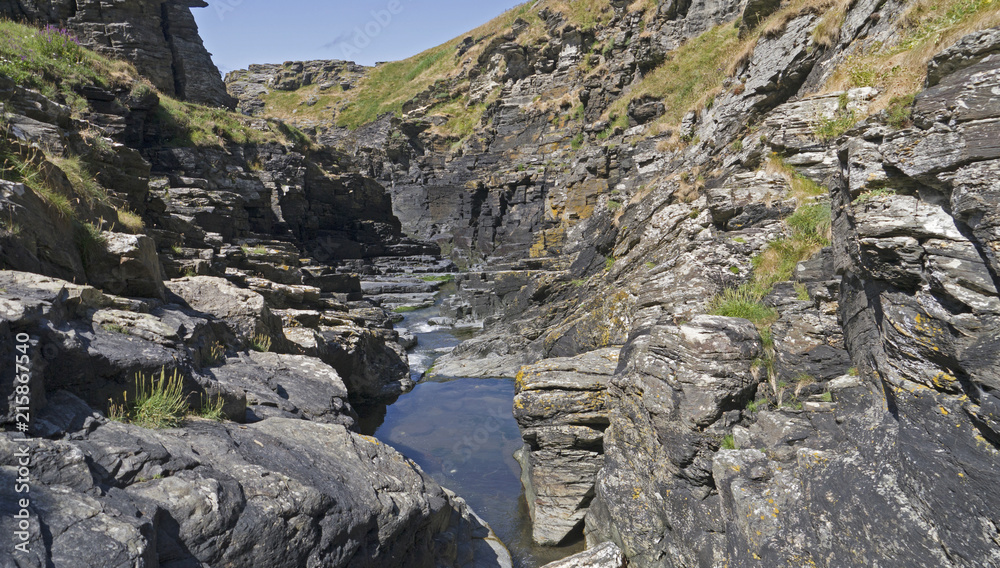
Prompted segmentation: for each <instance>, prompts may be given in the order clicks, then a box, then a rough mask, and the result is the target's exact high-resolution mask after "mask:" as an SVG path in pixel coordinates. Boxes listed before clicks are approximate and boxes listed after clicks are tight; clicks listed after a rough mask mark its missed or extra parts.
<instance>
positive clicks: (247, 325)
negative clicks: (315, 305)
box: [166, 276, 286, 350]
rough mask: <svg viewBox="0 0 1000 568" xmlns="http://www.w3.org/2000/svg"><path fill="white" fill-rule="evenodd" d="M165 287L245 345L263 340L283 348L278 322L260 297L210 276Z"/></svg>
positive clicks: (182, 280) (195, 277)
mask: <svg viewBox="0 0 1000 568" xmlns="http://www.w3.org/2000/svg"><path fill="white" fill-rule="evenodd" d="M166 286H167V289H169V290H170V292H171V293H173V294H176V295H177V296H178V297H179V298H180V299H182V300H183V301H184V302H185V303H186V304H187V305H188V306H190V307H191V308H193V309H195V310H197V311H199V312H204V313H207V314H211V315H213V316H215V317H217V318H219V319H221V320H224V321H225V322H226V323H228V324H229V326H230V327H231V328H232V330H233V333H235V334H236V335H237V337H239V338H240V339H241V340H243V341H244V342H245V343H246V344H249V343H250V342H252V341H254V340H257V341H260V338H266V339H267V340H269V341H270V343H271V347H272V348H274V349H276V350H280V349H282V348H283V347H284V346H285V342H286V340H285V335H284V332H283V331H282V326H281V318H279V317H277V316H275V315H274V314H272V313H271V310H270V309H269V308H268V305H267V303H266V302H265V301H264V298H263V296H261V295H260V294H258V293H256V292H253V291H251V290H245V289H242V288H237V287H236V286H234V285H233V284H231V283H229V282H228V281H226V280H224V279H222V278H214V277H210V276H194V277H189V278H181V279H179V280H171V281H169V282H167V283H166Z"/></svg>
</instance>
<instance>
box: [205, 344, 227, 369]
mask: <svg viewBox="0 0 1000 568" xmlns="http://www.w3.org/2000/svg"><path fill="white" fill-rule="evenodd" d="M225 360H226V346H225V345H223V344H222V343H220V342H218V341H216V342H215V343H213V344H212V345H211V346H210V347H209V348H208V357H206V358H205V363H206V364H207V365H215V364H216V363H221V362H222V361H225Z"/></svg>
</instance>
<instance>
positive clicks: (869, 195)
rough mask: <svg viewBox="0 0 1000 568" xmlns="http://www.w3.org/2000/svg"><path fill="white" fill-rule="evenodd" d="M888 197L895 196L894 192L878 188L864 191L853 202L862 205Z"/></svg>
mask: <svg viewBox="0 0 1000 568" xmlns="http://www.w3.org/2000/svg"><path fill="white" fill-rule="evenodd" d="M889 195H896V191H895V190H892V189H887V188H884V187H880V188H878V189H873V190H871V191H866V192H864V193H862V194H861V195H859V196H858V197H857V198H856V199H855V200H854V202H855V203H864V202H866V201H871V200H872V199H877V198H879V197H886V196H889Z"/></svg>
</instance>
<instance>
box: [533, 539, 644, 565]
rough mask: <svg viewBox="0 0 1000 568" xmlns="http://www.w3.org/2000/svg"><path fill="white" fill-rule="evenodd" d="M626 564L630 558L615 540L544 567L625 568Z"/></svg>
mask: <svg viewBox="0 0 1000 568" xmlns="http://www.w3.org/2000/svg"><path fill="white" fill-rule="evenodd" d="M626 566H628V560H627V559H626V558H625V554H624V553H623V552H622V551H621V549H619V548H618V547H617V546H615V543H613V542H605V543H603V544H601V545H598V546H595V547H594V548H592V549H590V550H587V551H586V552H581V553H580V554H574V555H573V556H570V557H569V558H566V559H564V560H559V561H557V562H552V563H551V564H546V565H545V566H544V568H625V567H626Z"/></svg>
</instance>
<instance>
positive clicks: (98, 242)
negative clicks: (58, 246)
mask: <svg viewBox="0 0 1000 568" xmlns="http://www.w3.org/2000/svg"><path fill="white" fill-rule="evenodd" d="M73 237H74V239H73V240H74V241H75V243H76V248H77V250H78V251H79V253H80V259H81V260H82V261H83V266H84V268H86V267H87V266H88V265H89V264H90V262H91V260H92V259H93V258H94V257H96V256H98V255H99V254H101V252H103V251H104V249H105V247H106V246H107V243H108V240H107V238H106V237H105V236H104V233H103V232H102V231H101V228H100V227H99V226H97V225H95V224H93V223H86V222H80V221H76V222H74V224H73Z"/></svg>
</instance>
